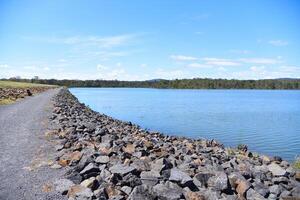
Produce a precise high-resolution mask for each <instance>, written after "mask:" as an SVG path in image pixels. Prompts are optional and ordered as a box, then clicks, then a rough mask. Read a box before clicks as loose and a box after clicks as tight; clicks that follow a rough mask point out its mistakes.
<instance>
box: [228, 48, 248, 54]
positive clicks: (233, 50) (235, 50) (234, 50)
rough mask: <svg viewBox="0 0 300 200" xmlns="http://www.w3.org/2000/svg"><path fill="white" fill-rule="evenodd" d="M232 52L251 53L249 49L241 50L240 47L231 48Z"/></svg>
mask: <svg viewBox="0 0 300 200" xmlns="http://www.w3.org/2000/svg"><path fill="white" fill-rule="evenodd" d="M229 52H230V53H234V54H249V53H251V52H250V51H249V50H240V49H231V50H229Z"/></svg>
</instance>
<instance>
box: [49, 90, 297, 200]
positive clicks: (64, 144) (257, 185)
mask: <svg viewBox="0 0 300 200" xmlns="http://www.w3.org/2000/svg"><path fill="white" fill-rule="evenodd" d="M51 119H52V120H53V123H54V124H56V126H57V127H58V129H57V130H54V131H52V133H51V134H52V136H53V137H54V138H55V140H56V141H58V145H56V150H57V152H58V153H57V160H56V163H55V164H54V165H53V168H56V167H57V168H60V167H66V168H67V169H68V172H67V174H66V175H65V176H66V177H64V178H62V179H59V180H57V181H56V183H55V187H56V190H58V191H60V192H61V193H62V194H64V195H67V197H68V198H69V199H101V200H105V199H114V200H122V199H130V200H151V199H171V200H175V199H188V200H203V199H207V200H215V199H224V200H225V199H241V200H242V199H255V200H260V199H299V198H300V182H299V179H300V174H299V172H297V171H295V170H294V169H293V168H292V167H291V166H290V164H289V163H288V162H286V161H282V160H281V158H279V157H274V158H269V157H266V156H254V155H253V154H252V153H251V152H249V151H248V150H247V148H246V146H240V147H239V148H238V149H230V150H228V149H225V148H224V147H223V145H221V144H219V143H217V142H216V141H214V140H212V141H209V140H192V139H187V138H179V137H173V136H166V135H163V134H160V133H153V132H149V131H146V130H143V129H141V128H140V127H138V126H136V125H133V124H131V123H130V122H123V121H119V120H116V119H113V118H111V117H108V116H106V115H102V114H99V113H97V112H94V111H92V110H90V109H89V108H87V107H86V106H85V105H84V104H80V103H79V102H78V100H77V99H76V98H75V97H74V96H73V95H72V94H71V93H70V92H69V91H68V90H66V89H63V90H61V91H60V93H59V94H58V95H57V97H56V98H55V109H54V112H53V116H52V117H51Z"/></svg>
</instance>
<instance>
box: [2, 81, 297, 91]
mask: <svg viewBox="0 0 300 200" xmlns="http://www.w3.org/2000/svg"><path fill="white" fill-rule="evenodd" d="M2 80H13V81H20V82H31V83H41V84H51V85H59V86H66V87H131V88H174V89H300V79H288V78H283V79H263V80H235V79H231V80H228V79H209V78H194V79H175V80H164V79H155V80H148V81H118V80H56V79H13V78H12V79H2Z"/></svg>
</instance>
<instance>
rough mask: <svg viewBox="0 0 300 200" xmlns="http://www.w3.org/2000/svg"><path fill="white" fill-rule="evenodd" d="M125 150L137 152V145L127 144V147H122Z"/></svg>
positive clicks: (131, 152) (126, 151)
mask: <svg viewBox="0 0 300 200" xmlns="http://www.w3.org/2000/svg"><path fill="white" fill-rule="evenodd" d="M122 150H123V152H125V153H129V154H133V153H134V152H135V145H133V144H127V145H126V147H123V148H122Z"/></svg>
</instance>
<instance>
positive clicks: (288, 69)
mask: <svg viewBox="0 0 300 200" xmlns="http://www.w3.org/2000/svg"><path fill="white" fill-rule="evenodd" d="M280 69H281V70H282V71H284V72H291V73H294V72H295V73H300V67H298V66H291V65H283V66H280Z"/></svg>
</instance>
